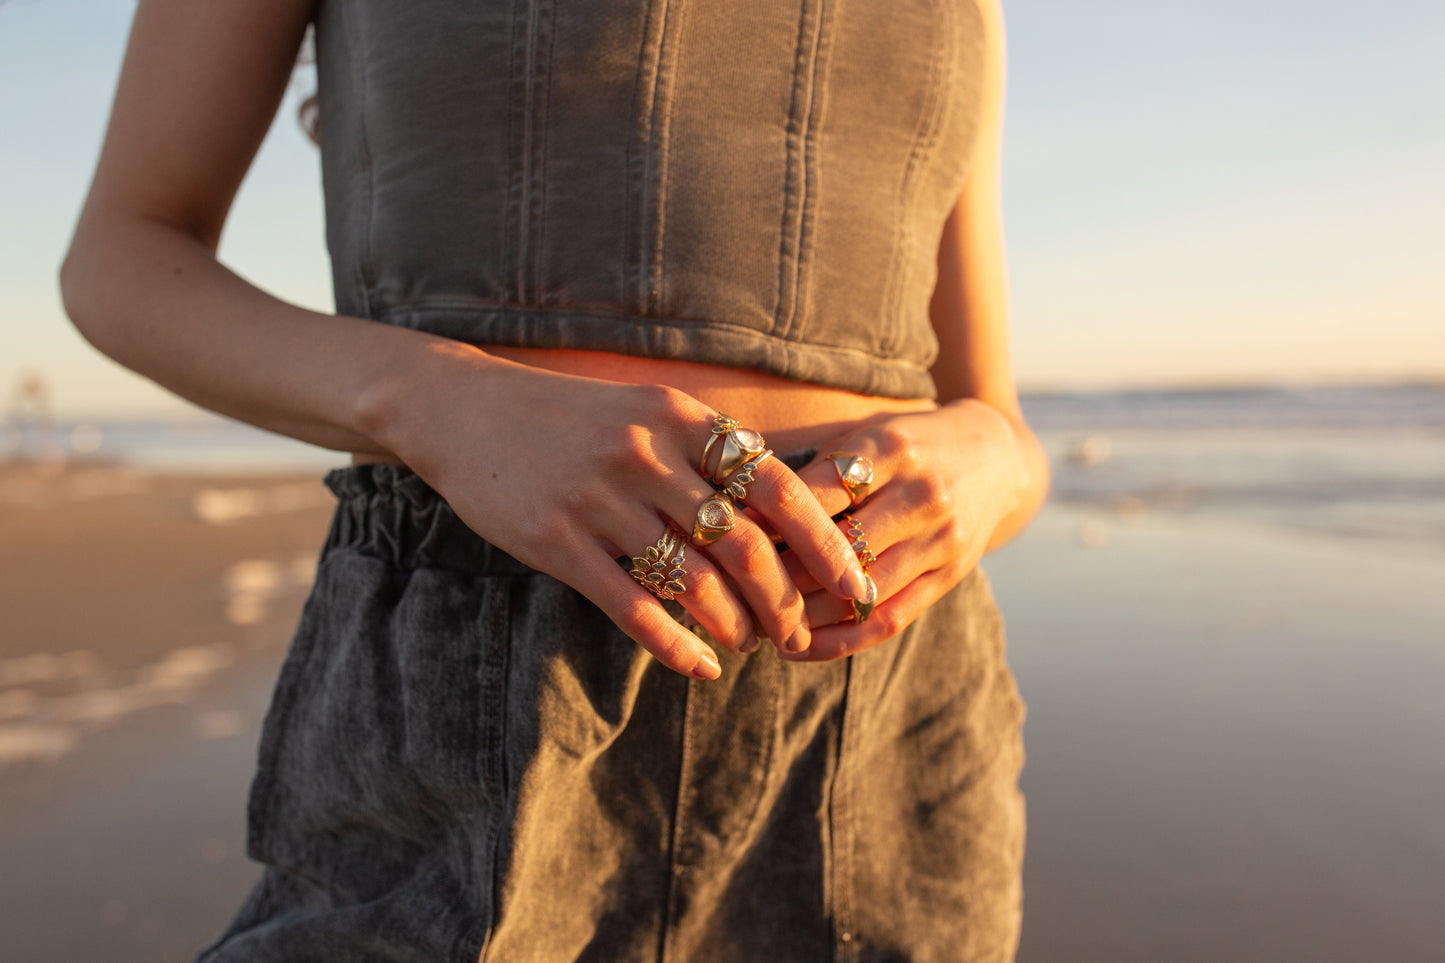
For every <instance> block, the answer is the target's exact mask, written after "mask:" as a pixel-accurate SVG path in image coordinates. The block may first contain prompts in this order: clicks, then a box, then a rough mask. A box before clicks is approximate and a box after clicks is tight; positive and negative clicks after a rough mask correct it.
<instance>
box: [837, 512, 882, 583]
mask: <svg viewBox="0 0 1445 963" xmlns="http://www.w3.org/2000/svg"><path fill="white" fill-rule="evenodd" d="M843 521H845V522H847V523H848V539H849V541H850V542H851V543H852V548H853V552H854V554H856V555H857V556H858V563H859V564H860V565H862V566H863V571H865V572H866V571H868V569H869V567H870V566H872V564H873V563H874V562H876V561H878V559H877V557H876V556H874V554H873V552H872V551H871V550H870V549H869V548H868V536H866V535H864V534H863V526H862V525H860V524H858V519H856V518H854V517H853V516H852V515H849V514H848V513H846V512H845V513H844V514H843Z"/></svg>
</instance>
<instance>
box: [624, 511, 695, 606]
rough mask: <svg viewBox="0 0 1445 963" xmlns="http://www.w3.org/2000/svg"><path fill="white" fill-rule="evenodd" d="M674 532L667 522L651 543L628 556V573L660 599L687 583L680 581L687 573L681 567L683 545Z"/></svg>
mask: <svg viewBox="0 0 1445 963" xmlns="http://www.w3.org/2000/svg"><path fill="white" fill-rule="evenodd" d="M678 534H680V533H677V532H674V530H673V529H672V527H671V526H669V527H668V528H667V530H666V531H664V532H663V533H662V537H661V538H659V539H658V540H657V542H656V543H655V544H653V545H649V546H647V551H646V552H644V553H643V554H641V555H634V556H633V557H632V577H633V578H635V579H637V581H638V584H640V585H641V586H642V587H643V588H645V589H647V590H648V591H649V592H651V593H652V594H653V595H656V596H657V597H658V598H660V599H668V600H670V599H672V597H673V596H675V595H678V594H680V593H682V592H685V591H687V586H685V585H683V584H682V580H683V579H684V578H686V577H687V570H686V569H684V568H683V563H684V561H685V560H686V555H687V546H686V545H684V544H683V543H682V541H681V539H679V538H678V537H677V536H678Z"/></svg>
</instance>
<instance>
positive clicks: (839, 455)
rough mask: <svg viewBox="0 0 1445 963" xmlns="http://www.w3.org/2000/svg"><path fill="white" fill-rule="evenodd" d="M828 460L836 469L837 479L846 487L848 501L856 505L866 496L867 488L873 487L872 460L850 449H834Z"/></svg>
mask: <svg viewBox="0 0 1445 963" xmlns="http://www.w3.org/2000/svg"><path fill="white" fill-rule="evenodd" d="M828 460H829V461H831V462H832V463H833V467H834V468H835V469H837V471H838V480H839V481H841V482H842V483H843V487H844V488H846V489H848V499H849V501H850V502H852V504H853V506H854V507H857V505H858V503H859V502H861V501H863V499H865V498H867V497H868V489H870V488H872V487H873V462H872V460H871V459H868V458H865V457H863V456H862V455H855V454H853V453H852V452H851V451H835V452H833V453H832V454H831V455H829V456H828Z"/></svg>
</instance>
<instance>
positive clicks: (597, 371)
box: [351, 345, 935, 465]
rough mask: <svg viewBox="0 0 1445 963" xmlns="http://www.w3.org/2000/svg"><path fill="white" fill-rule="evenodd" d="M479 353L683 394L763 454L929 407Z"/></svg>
mask: <svg viewBox="0 0 1445 963" xmlns="http://www.w3.org/2000/svg"><path fill="white" fill-rule="evenodd" d="M483 350H484V351H486V352H487V353H488V354H493V355H496V356H497V357H499V358H506V359H508V360H510V361H515V362H518V363H520V364H527V365H532V366H533V367H537V368H546V369H548V370H550V371H560V372H563V373H566V374H573V375H579V376H582V377H586V378H602V379H604V380H607V381H619V382H623V383H626V384H663V385H670V386H671V387H674V388H677V389H679V390H682V391H686V392H687V393H688V394H690V395H692V396H693V397H694V398H697V399H698V400H699V401H701V402H703V403H704V404H706V405H708V406H710V407H711V408H712V409H713V410H714V411H721V412H726V413H727V414H729V415H732V416H733V417H734V418H736V419H738V420H739V421H741V422H742V423H743V424H744V425H747V426H748V427H749V428H753V429H756V430H757V431H759V432H762V434H763V436H764V437H765V438H767V441H768V447H769V448H772V449H773V450H774V451H776V452H778V453H779V454H783V453H785V452H792V451H800V450H803V449H807V448H816V447H818V446H820V445H823V444H826V443H827V442H828V440H829V439H831V438H833V437H835V436H836V435H837V434H839V433H840V432H841V431H843V430H845V429H846V428H847V427H848V426H849V425H851V424H853V423H854V422H858V421H861V420H863V419H864V418H868V417H869V416H871V415H876V414H880V413H885V412H887V413H897V412H906V411H928V410H930V409H932V408H934V407H935V405H934V402H933V401H932V400H930V399H927V398H885V397H882V396H879V395H863V394H858V393H857V392H853V391H843V390H841V389H838V388H828V387H825V386H823V385H818V384H812V383H810V382H805V381H792V380H790V379H788V378H780V377H778V376H777V375H771V374H766V373H764V372H761V371H754V370H751V369H747V368H732V367H728V366H726V365H711V364H697V363H695V362H691V361H667V360H663V359H659V358H637V357H633V356H631V355H622V354H613V353H612V352H608V351H577V350H572V349H561V348H510V347H502V346H499V345H488V346H486V347H484V348H483ZM699 443H701V440H700V442H699ZM372 461H397V459H396V458H392V457H390V456H387V455H381V454H377V453H374V452H353V453H352V455H351V463H352V464H353V465H360V464H364V463H366V462H372Z"/></svg>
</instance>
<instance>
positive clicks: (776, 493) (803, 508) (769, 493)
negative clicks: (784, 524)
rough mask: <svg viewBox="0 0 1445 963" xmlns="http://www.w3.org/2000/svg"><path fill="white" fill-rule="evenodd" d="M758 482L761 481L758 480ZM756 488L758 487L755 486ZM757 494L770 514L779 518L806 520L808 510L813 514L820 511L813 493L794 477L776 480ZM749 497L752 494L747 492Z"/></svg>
mask: <svg viewBox="0 0 1445 963" xmlns="http://www.w3.org/2000/svg"><path fill="white" fill-rule="evenodd" d="M758 481H759V482H761V481H763V479H761V478H759V479H758ZM756 487H758V486H756V485H755V488H756ZM759 494H761V495H763V496H764V498H765V499H766V504H767V505H768V507H769V508H770V509H772V513H773V514H776V515H777V516H778V517H780V518H792V519H798V518H806V517H807V514H806V513H807V512H808V511H809V510H810V509H811V510H812V511H814V512H818V511H821V509H820V508H819V506H818V500H817V499H816V498H814V497H813V493H812V492H811V491H809V490H808V488H807V486H805V485H804V484H803V483H802V482H801V481H800V480H798V479H797V478H796V477H787V476H783V477H781V478H777V479H776V480H775V481H774V482H773V484H770V485H767V486H765V487H763V488H762V491H761V492H759ZM751 495H752V492H749V496H750V497H751ZM751 503H752V502H750V504H751Z"/></svg>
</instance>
